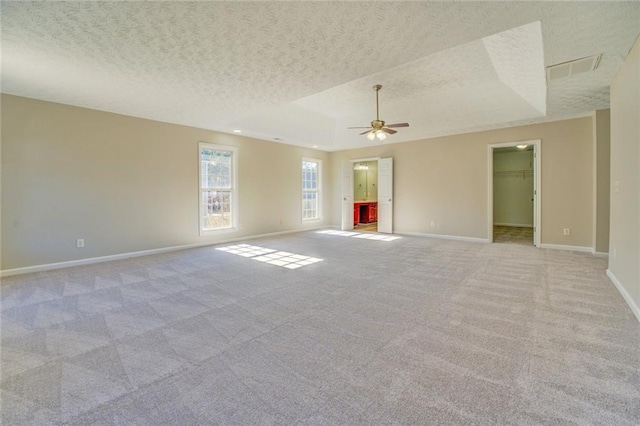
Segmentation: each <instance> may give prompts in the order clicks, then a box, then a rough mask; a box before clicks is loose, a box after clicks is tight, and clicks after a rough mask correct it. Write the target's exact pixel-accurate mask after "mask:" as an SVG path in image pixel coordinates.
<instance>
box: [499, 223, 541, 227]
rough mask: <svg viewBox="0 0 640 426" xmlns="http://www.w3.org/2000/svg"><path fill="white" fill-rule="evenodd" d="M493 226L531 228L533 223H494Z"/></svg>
mask: <svg viewBox="0 0 640 426" xmlns="http://www.w3.org/2000/svg"><path fill="white" fill-rule="evenodd" d="M493 226H511V227H514V228H533V225H527V224H524V223H494V224H493Z"/></svg>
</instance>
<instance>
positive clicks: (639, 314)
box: [607, 269, 640, 322]
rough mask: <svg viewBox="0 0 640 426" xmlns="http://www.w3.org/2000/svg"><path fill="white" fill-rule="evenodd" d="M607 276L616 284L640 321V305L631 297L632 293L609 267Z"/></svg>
mask: <svg viewBox="0 0 640 426" xmlns="http://www.w3.org/2000/svg"><path fill="white" fill-rule="evenodd" d="M607 276H608V277H609V279H610V280H611V282H612V283H613V284H614V285H615V286H616V288H617V289H618V291H619V292H620V294H621V295H622V298H623V299H624V301H625V302H627V305H629V307H630V308H631V312H633V315H635V316H636V319H637V320H638V321H639V322H640V307H638V305H636V303H635V302H634V301H633V299H632V298H631V295H629V293H627V290H626V289H625V288H624V286H623V285H622V283H621V282H620V281H618V279H617V278H616V276H615V275H614V274H613V272H611V269H607Z"/></svg>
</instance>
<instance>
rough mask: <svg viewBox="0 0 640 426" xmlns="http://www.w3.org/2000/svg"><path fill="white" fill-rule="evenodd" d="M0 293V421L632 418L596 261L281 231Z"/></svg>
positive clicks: (634, 404) (613, 293) (89, 269)
mask: <svg viewBox="0 0 640 426" xmlns="http://www.w3.org/2000/svg"><path fill="white" fill-rule="evenodd" d="M250 243H251V244H253V245H256V246H259V247H265V248H270V249H274V250H282V251H288V252H293V253H297V254H301V255H306V256H314V257H317V258H321V259H324V261H322V262H317V263H314V264H310V265H306V266H304V267H301V268H299V269H295V270H289V269H285V268H283V267H278V266H274V265H270V264H266V263H262V262H259V261H255V260H252V259H249V258H244V257H241V256H238V255H234V254H231V253H226V252H222V251H220V250H216V248H215V247H206V248H201V249H195V250H188V251H182V252H175V253H170V254H164V255H158V256H151V257H145V258H138V259H132V260H127V261H119V262H112V263H105V264H98V265H92V266H86V267H79V268H71V269H65V270H59V271H55V272H50V273H39V274H32V275H24V276H18V277H10V278H6V279H3V282H2V295H1V297H2V304H1V307H2V324H1V332H2V347H1V348H2V354H1V357H2V384H1V393H0V396H1V398H2V408H1V410H2V421H3V424H6V425H13V424H38V425H43V424H62V423H64V424H97V425H101V424H105V425H106V424H120V425H125V424H126V425H130V424H137V425H160V424H182V425H184V424H350V425H351V424H367V425H370V424H392V423H394V424H553V425H558V424H608V425H637V424H639V423H640V325H639V324H638V322H637V321H636V320H635V318H634V317H633V314H632V313H631V310H630V309H629V308H628V307H627V306H626V304H625V302H624V301H623V299H622V297H621V296H620V294H619V293H618V292H617V290H616V289H615V287H614V286H613V284H612V283H611V282H610V281H609V280H608V279H607V278H606V276H605V267H606V260H604V259H600V258H594V257H592V256H591V255H589V254H585V253H571V252H563V251H551V250H544V249H536V248H534V247H526V246H521V245H510V244H482V243H472V242H459V241H447V240H437V239H429V238H419V237H403V238H401V239H398V240H395V241H390V242H389V241H375V240H369V239H361V238H346V237H342V236H337V235H328V234H318V233H315V232H308V233H300V234H294V235H290V236H283V237H278V238H271V239H261V240H252V241H250Z"/></svg>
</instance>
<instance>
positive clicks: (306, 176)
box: [302, 158, 322, 220]
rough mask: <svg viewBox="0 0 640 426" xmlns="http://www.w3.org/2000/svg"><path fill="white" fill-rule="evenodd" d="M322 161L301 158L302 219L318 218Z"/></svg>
mask: <svg viewBox="0 0 640 426" xmlns="http://www.w3.org/2000/svg"><path fill="white" fill-rule="evenodd" d="M321 169H322V161H321V160H316V159H312V158H303V159H302V220H313V219H320V182H321V180H320V176H321Z"/></svg>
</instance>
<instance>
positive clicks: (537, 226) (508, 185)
mask: <svg viewBox="0 0 640 426" xmlns="http://www.w3.org/2000/svg"><path fill="white" fill-rule="evenodd" d="M488 160H489V169H488V170H489V179H488V180H489V188H488V193H489V200H488V206H489V215H488V217H489V222H488V224H487V225H488V234H489V235H488V240H489V242H495V243H512V244H522V245H534V246H536V247H539V245H540V231H541V215H540V197H541V191H540V189H541V188H540V164H541V163H540V141H539V140H535V141H526V142H513V143H506V144H495V145H489V159H488Z"/></svg>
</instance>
